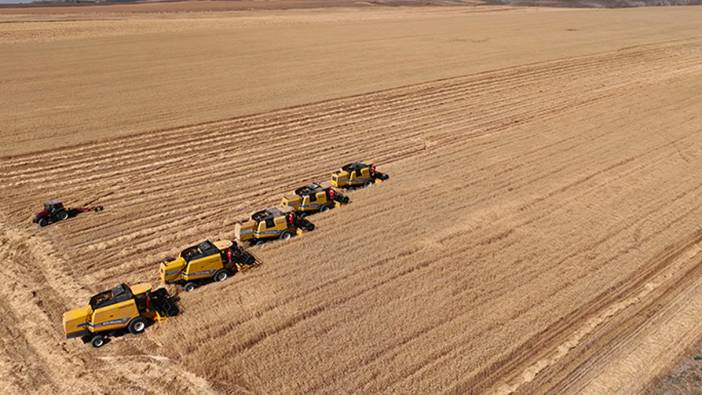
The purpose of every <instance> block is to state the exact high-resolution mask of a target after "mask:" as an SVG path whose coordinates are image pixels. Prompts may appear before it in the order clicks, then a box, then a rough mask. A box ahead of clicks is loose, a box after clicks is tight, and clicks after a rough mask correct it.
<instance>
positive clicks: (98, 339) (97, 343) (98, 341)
mask: <svg viewBox="0 0 702 395" xmlns="http://www.w3.org/2000/svg"><path fill="white" fill-rule="evenodd" d="M90 344H91V345H92V346H93V347H95V348H100V347H102V346H104V345H105V338H104V337H103V336H102V335H96V336H95V337H93V338H92V339H91V340H90Z"/></svg>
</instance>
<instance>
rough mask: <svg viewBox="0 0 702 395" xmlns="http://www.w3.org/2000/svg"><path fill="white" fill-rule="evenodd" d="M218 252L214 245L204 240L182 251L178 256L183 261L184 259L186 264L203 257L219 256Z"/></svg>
mask: <svg viewBox="0 0 702 395" xmlns="http://www.w3.org/2000/svg"><path fill="white" fill-rule="evenodd" d="M219 252H220V251H219V249H218V248H217V247H215V245H214V244H212V242H210V241H209V240H205V241H203V242H202V243H200V244H198V245H196V246H192V247H188V248H186V249H184V250H183V251H182V252H181V253H180V256H181V257H183V259H185V261H186V262H190V261H192V260H195V259H200V258H204V257H207V256H210V255H215V254H219Z"/></svg>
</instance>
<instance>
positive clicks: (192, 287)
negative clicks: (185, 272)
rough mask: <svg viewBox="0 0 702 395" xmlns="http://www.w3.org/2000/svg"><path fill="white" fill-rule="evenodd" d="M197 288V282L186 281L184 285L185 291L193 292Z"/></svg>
mask: <svg viewBox="0 0 702 395" xmlns="http://www.w3.org/2000/svg"><path fill="white" fill-rule="evenodd" d="M195 288H197V286H196V285H195V283H185V285H183V289H184V290H185V292H192V291H194V290H195Z"/></svg>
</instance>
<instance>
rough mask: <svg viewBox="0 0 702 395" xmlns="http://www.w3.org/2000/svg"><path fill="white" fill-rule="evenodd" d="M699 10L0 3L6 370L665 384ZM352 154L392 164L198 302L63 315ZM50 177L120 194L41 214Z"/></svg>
mask: <svg viewBox="0 0 702 395" xmlns="http://www.w3.org/2000/svg"><path fill="white" fill-rule="evenodd" d="M700 17H702V9H701V8H669V9H631V10H589V11H583V10H542V9H517V10H515V9H494V8H450V9H447V8H426V9H418V8H413V9H407V8H399V9H386V8H373V9H365V10H362V9H334V10H299V11H290V12H281V11H261V12H257V13H202V14H193V15H181V14H167V15H146V16H129V17H125V16H116V15H114V14H106V15H104V18H105V20H90V18H87V19H88V20H86V17H85V16H84V15H81V16H80V18H78V17H76V18H71V17H68V16H65V15H62V16H57V17H56V18H57V20H55V21H49V20H47V19H50V18H47V17H46V16H43V15H42V16H40V17H36V16H31V15H29V16H27V15H9V16H4V17H2V18H5V19H6V21H10V22H21V23H2V24H0V40H2V41H1V42H0V52H1V53H3V54H8V55H9V56H8V57H6V58H5V59H11V61H9V62H8V61H5V62H2V63H0V76H2V77H0V78H2V80H1V81H0V84H1V86H2V90H3V95H2V96H0V99H1V100H2V101H3V102H2V105H0V125H2V126H1V127H2V134H1V135H0V139H1V141H0V143H1V144H0V147H1V148H0V149H1V150H2V151H1V152H2V155H5V157H4V158H3V159H2V161H1V162H0V173H1V174H3V183H2V185H0V193H2V195H3V197H4V199H2V201H1V202H0V222H1V225H2V227H1V228H0V229H2V231H1V233H0V239H1V240H2V245H1V246H0V258H2V262H3V265H4V270H3V273H4V274H5V276H6V282H5V286H3V287H1V288H0V311H1V312H2V313H3V314H2V318H1V319H2V326H0V327H2V328H3V331H4V333H3V334H2V335H1V336H0V347H2V349H3V352H2V353H0V372H1V373H3V375H2V379H0V388H2V389H3V391H4V392H24V391H28V390H32V391H37V392H38V391H42V392H43V391H47V390H50V391H59V392H64V391H69V390H71V391H80V392H102V391H104V390H105V389H115V390H119V391H134V392H142V391H147V392H161V391H163V390H166V391H169V392H192V393H203V392H254V393H311V392H324V393H338V392H349V393H365V392H378V391H384V392H402V393H430V392H438V391H440V390H441V391H449V392H457V393H471V392H475V393H478V392H485V393H489V392H492V393H511V392H517V393H547V392H549V393H553V392H556V391H561V392H568V393H590V394H602V393H632V392H633V393H635V392H642V391H645V390H647V389H649V388H650V385H651V383H652V382H653V381H654V379H655V378H657V377H659V376H660V375H661V374H663V373H665V372H666V371H667V370H668V369H669V368H670V367H671V366H672V365H673V364H674V363H675V361H676V360H677V358H678V357H679V356H680V355H682V354H683V353H684V352H686V351H687V350H689V349H690V347H692V346H693V345H694V344H695V343H696V341H697V340H699V339H700V338H701V337H702V336H701V335H702V323H700V322H699V319H698V318H699V316H700V313H702V277H700V274H702V253H701V252H702V246H701V245H700V244H699V243H700V242H701V241H702V229H701V228H700V225H699V224H700V221H701V220H702V203H700V199H699V197H700V193H701V191H702V183H700V179H699V176H698V175H699V174H700V171H701V170H702V161H700V160H699V159H700V155H702V145H701V143H702V122H701V120H700V116H699V114H700V110H701V109H702V95H701V94H700V92H702V78H701V77H702V64H701V63H700V59H701V58H702V56H701V55H702V32H700V31H699V28H698V26H699V24H698V21H699V20H700ZM81 18H82V19H81ZM37 19H42V21H35V22H32V20H37ZM59 19H63V20H59ZM65 19H81V20H73V21H70V22H69V21H65ZM47 65H48V66H47ZM252 114H253V115H252ZM8 155H11V156H8ZM357 158H361V159H368V160H374V161H376V162H377V163H379V164H380V166H381V169H382V170H384V171H387V172H388V173H390V174H391V180H390V181H389V182H387V183H384V184H382V185H380V186H377V187H372V188H369V189H365V190H360V191H356V192H354V193H352V195H351V198H352V200H353V202H352V204H351V205H349V206H348V207H346V208H344V209H340V210H336V211H332V212H329V213H326V214H323V215H319V216H316V217H314V222H315V223H316V224H317V230H315V231H314V232H312V233H309V234H307V235H305V236H304V237H301V238H299V239H293V240H291V241H289V242H281V243H275V244H270V245H267V246H264V247H262V248H261V247H256V248H254V251H255V252H256V253H257V255H259V256H260V258H262V259H263V260H264V262H265V264H264V265H263V266H261V267H260V268H258V269H257V270H255V271H252V272H248V273H246V274H241V275H238V276H236V277H235V278H234V279H232V280H230V281H227V282H225V283H222V284H216V285H211V286H208V287H205V288H202V289H200V290H198V291H197V292H194V293H191V294H187V295H184V296H183V298H182V299H183V300H182V304H183V309H184V312H183V314H182V315H181V316H180V317H177V318H175V319H172V320H169V321H168V322H165V323H163V324H162V325H158V326H155V327H152V328H150V329H149V330H148V331H147V333H146V334H145V335H143V336H140V337H132V336H124V337H122V338H117V339H115V340H114V341H113V342H111V343H110V344H108V345H107V346H106V347H105V348H103V349H101V350H99V351H95V350H92V349H89V348H88V347H86V346H84V345H83V344H80V342H79V341H65V340H64V339H63V338H62V336H61V327H60V316H61V313H62V312H63V311H64V310H65V309H66V308H68V307H73V306H76V305H77V304H81V303H84V302H85V301H86V298H87V297H88V296H89V295H90V294H91V293H93V292H95V291H98V290H101V289H103V288H105V287H107V286H111V285H113V284H114V283H116V282H119V281H127V282H135V281H144V280H151V281H152V282H154V283H156V282H157V280H156V274H157V272H156V270H157V262H158V260H159V259H160V258H161V257H163V256H165V255H169V254H173V253H175V252H177V251H179V250H180V249H181V248H182V247H184V246H186V245H188V244H190V243H193V242H195V241H198V240H201V239H203V238H206V237H231V236H232V233H233V227H234V223H235V221H236V220H237V219H238V218H241V217H242V216H243V215H245V214H246V213H248V212H250V211H252V210H254V209H257V208H261V207H264V206H267V205H271V204H275V203H277V201H278V200H279V198H280V195H281V194H282V193H283V192H286V191H289V190H290V189H292V188H293V187H295V186H297V185H300V184H301V183H304V182H306V181H308V180H311V179H325V178H327V177H328V174H329V172H330V171H332V170H333V169H335V168H336V167H338V166H339V165H340V164H343V163H344V162H346V161H349V160H352V159H357ZM55 196H58V197H62V198H63V199H65V200H66V201H67V203H68V204H72V205H79V204H82V203H86V202H97V203H100V204H103V205H104V206H105V207H106V211H105V212H103V213H101V214H85V215H82V216H79V217H78V218H75V219H72V220H69V221H67V222H65V223H60V224H57V225H55V226H51V227H49V228H46V229H36V228H35V227H34V226H31V224H30V223H29V219H30V217H31V215H32V213H33V212H34V211H37V210H38V205H39V204H40V203H41V201H42V200H45V199H47V198H49V197H55Z"/></svg>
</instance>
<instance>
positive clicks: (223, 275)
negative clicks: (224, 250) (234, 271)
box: [212, 269, 229, 283]
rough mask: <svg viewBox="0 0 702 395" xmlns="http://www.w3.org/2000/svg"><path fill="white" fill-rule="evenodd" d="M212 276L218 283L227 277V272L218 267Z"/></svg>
mask: <svg viewBox="0 0 702 395" xmlns="http://www.w3.org/2000/svg"><path fill="white" fill-rule="evenodd" d="M212 277H213V278H214V280H215V281H217V282H218V283H219V282H222V281H224V280H226V279H227V277H229V273H228V272H227V270H226V269H219V270H218V271H217V273H215V274H214V276H212Z"/></svg>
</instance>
